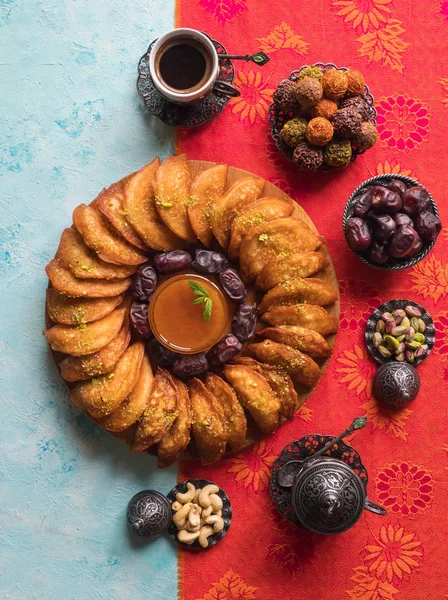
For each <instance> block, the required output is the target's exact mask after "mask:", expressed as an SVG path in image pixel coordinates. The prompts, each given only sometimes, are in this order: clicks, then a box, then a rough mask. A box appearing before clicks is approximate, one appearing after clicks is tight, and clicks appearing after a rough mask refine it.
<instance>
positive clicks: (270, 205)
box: [228, 196, 294, 260]
mask: <svg viewBox="0 0 448 600" xmlns="http://www.w3.org/2000/svg"><path fill="white" fill-rule="evenodd" d="M293 210H294V207H293V204H292V202H291V200H287V199H286V198H284V199H282V198H276V197H272V198H271V197H270V196H266V197H264V198H259V199H258V200H255V202H251V203H250V204H244V205H243V206H242V207H239V206H237V208H236V211H235V212H236V216H235V218H234V220H233V223H232V227H231V230H230V243H229V250H228V254H229V256H230V258H231V259H232V260H237V259H238V256H239V254H240V247H241V242H242V241H243V239H244V238H245V237H246V235H247V234H248V232H249V231H250V230H251V229H252V227H255V226H257V225H260V223H267V222H268V221H273V220H274V219H280V218H281V217H289V215H290V214H291V213H292V211H293Z"/></svg>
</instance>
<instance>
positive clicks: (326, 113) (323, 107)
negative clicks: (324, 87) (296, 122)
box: [311, 98, 338, 120]
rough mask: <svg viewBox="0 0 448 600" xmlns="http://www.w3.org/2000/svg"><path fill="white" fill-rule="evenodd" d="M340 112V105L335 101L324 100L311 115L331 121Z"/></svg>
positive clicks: (320, 101)
mask: <svg viewBox="0 0 448 600" xmlns="http://www.w3.org/2000/svg"><path fill="white" fill-rule="evenodd" d="M337 110H338V105H337V104H336V102H334V101H333V100H328V99H327V98H322V100H319V102H318V103H317V104H316V106H313V108H312V109H311V115H312V116H313V117H323V118H324V119H328V120H330V119H331V117H332V116H333V115H334V113H335V112H336V111H337Z"/></svg>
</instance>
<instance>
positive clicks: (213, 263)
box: [191, 249, 229, 275]
mask: <svg viewBox="0 0 448 600" xmlns="http://www.w3.org/2000/svg"><path fill="white" fill-rule="evenodd" d="M228 264H229V261H228V260H227V256H226V255H225V254H222V253H221V252H213V250H201V249H199V250H196V252H195V255H194V261H193V262H192V263H191V266H192V267H193V269H194V270H195V271H198V272H199V273H206V274H207V275H212V274H215V273H219V271H222V269H225V268H226V267H227V265H228Z"/></svg>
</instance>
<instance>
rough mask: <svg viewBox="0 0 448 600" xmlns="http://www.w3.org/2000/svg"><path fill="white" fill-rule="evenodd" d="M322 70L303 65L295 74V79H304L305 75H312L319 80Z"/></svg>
mask: <svg viewBox="0 0 448 600" xmlns="http://www.w3.org/2000/svg"><path fill="white" fill-rule="evenodd" d="M322 75H323V71H322V69H319V67H315V66H312V67H305V68H304V69H302V70H301V71H300V73H299V74H298V75H297V81H300V80H301V79H304V78H305V77H312V78H313V79H318V80H319V81H320V80H321V79H322Z"/></svg>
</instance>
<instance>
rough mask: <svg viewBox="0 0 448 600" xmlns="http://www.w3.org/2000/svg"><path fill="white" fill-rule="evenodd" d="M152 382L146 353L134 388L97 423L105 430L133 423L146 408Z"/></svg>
mask: <svg viewBox="0 0 448 600" xmlns="http://www.w3.org/2000/svg"><path fill="white" fill-rule="evenodd" d="M153 382H154V376H153V374H152V369H151V364H150V362H149V360H148V357H147V356H146V354H145V355H144V356H143V359H142V364H141V366H140V372H139V374H138V379H137V382H136V384H135V386H134V389H133V390H132V392H131V393H130V394H129V396H128V397H127V398H126V400H125V401H124V402H123V403H122V404H120V406H119V407H118V408H116V409H115V410H114V411H113V412H112V413H110V415H107V416H106V417H103V418H102V419H98V420H97V423H98V425H101V427H103V429H106V430H107V431H124V430H125V429H127V428H128V427H130V426H131V425H132V424H133V423H135V422H136V421H137V420H138V419H139V418H140V416H141V415H142V413H143V411H144V410H145V409H146V407H147V405H148V401H149V396H150V394H151V389H152V386H153Z"/></svg>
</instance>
